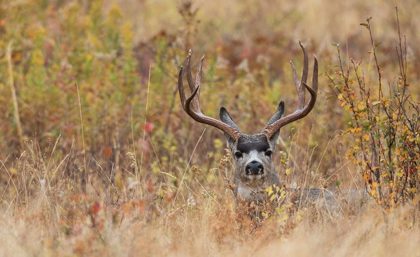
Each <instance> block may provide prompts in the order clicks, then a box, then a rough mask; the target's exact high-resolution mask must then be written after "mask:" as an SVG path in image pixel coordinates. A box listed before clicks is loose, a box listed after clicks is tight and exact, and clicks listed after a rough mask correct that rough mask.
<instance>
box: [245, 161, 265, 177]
mask: <svg viewBox="0 0 420 257" xmlns="http://www.w3.org/2000/svg"><path fill="white" fill-rule="evenodd" d="M245 172H246V175H261V174H263V173H264V167H263V166H262V164H261V163H259V162H257V161H252V162H251V163H248V165H246V167H245Z"/></svg>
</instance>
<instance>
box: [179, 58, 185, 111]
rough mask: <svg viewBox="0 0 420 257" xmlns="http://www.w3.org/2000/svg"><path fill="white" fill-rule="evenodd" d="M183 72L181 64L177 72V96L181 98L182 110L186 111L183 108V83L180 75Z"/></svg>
mask: <svg viewBox="0 0 420 257" xmlns="http://www.w3.org/2000/svg"><path fill="white" fill-rule="evenodd" d="M183 74H184V71H183V68H182V66H181V69H179V74H178V92H179V98H180V99H181V104H182V108H183V109H184V111H187V110H186V109H185V100H186V98H185V92H184V83H183V82H182V75H183Z"/></svg>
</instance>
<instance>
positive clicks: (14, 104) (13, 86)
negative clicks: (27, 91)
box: [6, 40, 24, 149]
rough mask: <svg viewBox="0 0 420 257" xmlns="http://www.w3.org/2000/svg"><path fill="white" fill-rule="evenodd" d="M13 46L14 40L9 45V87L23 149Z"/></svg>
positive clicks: (20, 143)
mask: <svg viewBox="0 0 420 257" xmlns="http://www.w3.org/2000/svg"><path fill="white" fill-rule="evenodd" d="M12 44H13V40H12V41H11V42H10V43H9V44H8V45H7V54H6V55H7V68H8V72H9V85H10V90H11V91H12V101H13V109H14V116H15V122H16V127H17V132H18V137H19V145H20V147H21V149H23V147H24V144H23V131H22V124H21V123H20V116H19V105H18V100H17V97H16V90H15V82H14V79H13V64H12Z"/></svg>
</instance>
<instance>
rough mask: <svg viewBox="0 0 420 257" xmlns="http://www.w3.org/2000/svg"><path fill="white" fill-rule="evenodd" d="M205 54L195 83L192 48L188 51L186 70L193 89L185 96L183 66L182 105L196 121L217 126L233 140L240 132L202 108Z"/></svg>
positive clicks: (179, 82) (180, 83)
mask: <svg viewBox="0 0 420 257" xmlns="http://www.w3.org/2000/svg"><path fill="white" fill-rule="evenodd" d="M203 61H204V55H203V57H201V60H200V64H199V65H198V70H197V76H196V78H195V85H194V83H193V78H192V75H191V67H190V62H191V50H190V51H189V52H188V56H187V60H186V71H187V82H188V86H189V88H190V90H191V95H190V96H189V97H188V98H185V92H184V84H183V81H182V78H183V76H184V70H183V67H182V66H181V69H180V71H179V76H178V90H179V97H180V98H181V103H182V107H183V108H184V111H185V112H186V113H187V114H188V115H189V116H190V117H191V118H193V119H194V120H195V121H198V122H200V123H204V124H207V125H210V126H213V127H216V128H218V129H220V130H222V131H223V132H225V133H226V134H228V135H229V136H230V137H231V138H232V139H233V140H235V141H236V140H237V139H238V138H239V136H240V133H239V132H238V131H237V130H236V129H235V128H233V127H231V126H229V125H227V124H225V123H223V122H221V121H220V120H216V119H214V118H211V117H208V116H205V115H204V114H203V113H202V112H201V109H200V88H201V72H202V68H203Z"/></svg>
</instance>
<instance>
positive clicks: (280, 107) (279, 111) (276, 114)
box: [265, 101, 284, 146]
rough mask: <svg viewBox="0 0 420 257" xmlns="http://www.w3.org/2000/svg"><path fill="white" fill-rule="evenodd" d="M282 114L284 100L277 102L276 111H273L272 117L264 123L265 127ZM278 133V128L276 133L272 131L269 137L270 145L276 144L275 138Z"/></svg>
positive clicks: (277, 136)
mask: <svg viewBox="0 0 420 257" xmlns="http://www.w3.org/2000/svg"><path fill="white" fill-rule="evenodd" d="M283 115H284V102H283V101H281V102H280V103H279V106H278V107H277V110H276V113H274V115H273V117H271V119H270V120H269V121H268V123H267V125H265V127H267V126H269V125H271V124H273V123H274V122H276V121H278V120H279V119H281V118H282V117H283ZM279 135H280V129H279V130H277V131H276V133H274V134H273V135H272V136H271V138H269V140H270V142H271V145H273V146H274V145H276V143H277V139H278V138H279Z"/></svg>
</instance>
